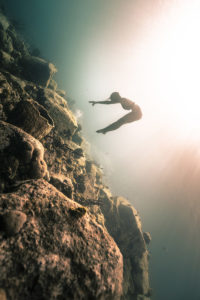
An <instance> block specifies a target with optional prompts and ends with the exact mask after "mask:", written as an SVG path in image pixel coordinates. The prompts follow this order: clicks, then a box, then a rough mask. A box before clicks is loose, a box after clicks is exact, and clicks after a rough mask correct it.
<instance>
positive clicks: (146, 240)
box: [143, 232, 151, 245]
mask: <svg viewBox="0 0 200 300" xmlns="http://www.w3.org/2000/svg"><path fill="white" fill-rule="evenodd" d="M143 236H144V240H145V243H146V244H147V245H148V244H150V242H151V234H150V233H149V232H143Z"/></svg>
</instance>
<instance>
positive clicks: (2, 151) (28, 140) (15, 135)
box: [0, 121, 48, 191]
mask: <svg viewBox="0 0 200 300" xmlns="http://www.w3.org/2000/svg"><path fill="white" fill-rule="evenodd" d="M43 155H44V148H43V146H42V144H41V143H40V142H39V141H38V140H36V139H35V138H33V137H32V136H31V135H29V134H27V133H26V132H24V131H23V130H21V129H19V128H17V127H15V126H13V125H11V124H9V123H6V122H3V121H0V166H1V169H0V183H1V191H3V190H6V189H7V188H8V187H9V186H10V185H12V184H13V183H14V182H16V181H19V180H25V179H29V178H43V177H45V176H47V175H48V171H47V166H46V163H45V161H44V160H43Z"/></svg>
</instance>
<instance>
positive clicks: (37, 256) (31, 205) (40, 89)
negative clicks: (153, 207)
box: [0, 13, 151, 300]
mask: <svg viewBox="0 0 200 300" xmlns="http://www.w3.org/2000/svg"><path fill="white" fill-rule="evenodd" d="M56 71H57V70H56V68H55V66H54V65H53V64H51V63H48V62H46V61H45V60H44V59H41V58H39V57H35V56H31V55H30V53H29V51H28V49H27V47H26V46H25V44H24V42H23V41H22V40H21V39H20V38H19V37H18V35H17V33H16V31H15V29H14V27H13V26H11V24H10V23H9V20H8V19H7V18H6V17H5V16H4V15H3V14H2V13H0V299H9V300H18V299H20V300H22V299H24V300H25V299H32V300H33V299H40V300H41V299H45V300H47V299H48V300H49V299H77V300H78V299H102V300H104V299H108V300H112V299H114V300H115V299H124V300H125V299H126V300H129V299H130V300H139V299H141V300H142V299H143V300H145V299H146V300H148V299H150V292H151V290H150V287H149V279H148V251H147V247H146V242H147V241H149V236H148V235H144V234H143V232H142V229H141V221H140V218H139V216H138V213H137V211H136V210H135V208H133V207H132V206H131V205H130V203H129V202H128V201H127V200H126V199H124V198H122V197H116V196H113V195H112V193H111V191H110V190H109V188H108V187H106V186H105V184H104V183H103V180H102V171H101V169H100V168H99V167H98V165H97V163H95V162H94V161H93V160H92V158H91V157H90V156H89V154H88V153H87V151H86V147H85V145H86V142H85V140H84V138H83V136H82V134H81V127H80V125H79V124H78V123H77V120H76V118H75V116H74V115H73V113H72V111H71V110H70V108H69V105H68V101H67V98H66V97H65V96H64V94H65V93H64V92H63V91H61V90H59V89H58V88H57V83H56V82H55V81H54V80H53V74H54V73H55V72H56ZM147 237H148V238H147ZM145 240H146V242H145Z"/></svg>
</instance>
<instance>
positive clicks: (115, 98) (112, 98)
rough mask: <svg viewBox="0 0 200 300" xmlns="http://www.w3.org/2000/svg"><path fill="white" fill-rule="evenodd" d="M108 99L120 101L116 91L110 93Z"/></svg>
mask: <svg viewBox="0 0 200 300" xmlns="http://www.w3.org/2000/svg"><path fill="white" fill-rule="evenodd" d="M110 99H111V100H112V101H113V102H120V101H121V96H120V94H119V93H118V92H114V93H112V94H111V95H110Z"/></svg>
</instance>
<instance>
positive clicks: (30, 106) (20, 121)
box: [8, 100, 54, 140]
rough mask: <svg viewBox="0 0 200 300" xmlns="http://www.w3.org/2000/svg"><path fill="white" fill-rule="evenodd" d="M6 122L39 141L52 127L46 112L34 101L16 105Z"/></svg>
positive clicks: (25, 101)
mask: <svg viewBox="0 0 200 300" xmlns="http://www.w3.org/2000/svg"><path fill="white" fill-rule="evenodd" d="M8 121H9V122H12V124H14V125H16V126H18V127H20V128H21V129H23V130H24V131H26V132H27V133H29V134H31V135H32V136H34V137H35V138H36V139H39V140H40V139H42V138H43V137H45V136H46V135H47V134H48V133H49V132H50V131H51V130H52V128H53V127H54V123H53V120H52V118H51V117H50V116H49V114H48V112H47V110H46V109H45V108H44V107H43V106H42V105H40V104H39V103H37V102H36V101H34V100H24V101H20V102H19V103H17V105H16V106H15V109H14V110H13V111H12V114H11V115H10V117H9V119H8Z"/></svg>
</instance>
